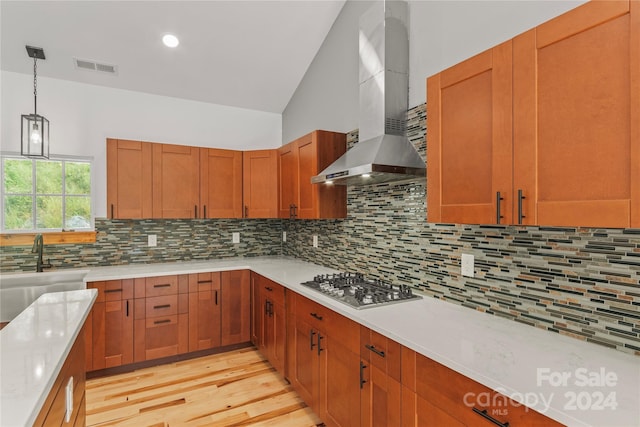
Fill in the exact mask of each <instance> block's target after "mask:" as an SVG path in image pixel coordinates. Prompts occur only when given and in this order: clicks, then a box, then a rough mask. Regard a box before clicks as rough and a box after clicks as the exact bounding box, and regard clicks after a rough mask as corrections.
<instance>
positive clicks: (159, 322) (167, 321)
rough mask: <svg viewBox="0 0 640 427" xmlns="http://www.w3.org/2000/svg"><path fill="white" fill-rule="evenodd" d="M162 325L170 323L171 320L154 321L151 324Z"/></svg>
mask: <svg viewBox="0 0 640 427" xmlns="http://www.w3.org/2000/svg"><path fill="white" fill-rule="evenodd" d="M163 323H171V319H163V320H156V321H155V322H153V324H154V325H161V324H163Z"/></svg>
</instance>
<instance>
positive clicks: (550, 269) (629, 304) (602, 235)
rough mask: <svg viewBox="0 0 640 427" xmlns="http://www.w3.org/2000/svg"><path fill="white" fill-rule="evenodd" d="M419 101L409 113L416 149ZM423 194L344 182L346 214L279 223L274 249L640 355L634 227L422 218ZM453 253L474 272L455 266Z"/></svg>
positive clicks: (421, 140)
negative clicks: (279, 243)
mask: <svg viewBox="0 0 640 427" xmlns="http://www.w3.org/2000/svg"><path fill="white" fill-rule="evenodd" d="M424 108H425V107H424V105H422V106H419V107H416V108H414V109H412V110H411V111H410V112H409V139H410V140H411V141H412V143H413V144H414V146H415V147H416V149H417V150H418V152H419V153H421V155H422V156H423V157H424V156H425V152H426V142H425V122H426V120H425V109H424ZM348 141H349V142H350V143H351V144H353V143H356V142H357V132H352V133H351V134H349V136H348ZM425 195H426V188H425V182H424V180H417V181H413V182H409V183H402V184H395V185H391V184H379V185H376V186H368V187H349V188H348V196H347V197H348V209H347V211H348V218H347V219H345V220H323V221H300V220H297V221H284V222H283V227H284V229H285V230H286V231H287V243H286V245H285V246H284V255H289V256H295V257H298V258H302V259H305V260H308V261H311V262H314V263H317V264H321V265H325V266H330V267H334V268H338V269H342V270H355V271H359V272H362V273H365V274H367V275H370V276H373V277H377V278H381V279H385V280H389V281H392V282H395V283H410V284H413V285H414V286H416V287H418V288H420V289H421V290H422V291H424V292H425V293H427V294H430V295H432V296H433V297H435V298H440V299H443V300H446V301H449V302H452V303H455V304H459V305H463V306H465V307H469V308H471V309H474V310H479V311H483V312H486V313H490V314H493V315H496V316H501V317H505V318H508V319H512V320H514V321H517V322H521V323H525V324H528V325H531V326H534V327H539V328H543V329H546V330H549V331H552V332H556V333H561V334H565V335H569V336H572V337H575V338H578V339H581V340H586V341H589V342H593V343H596V344H600V345H603V346H606V347H610V348H615V349H617V350H621V351H624V352H627V353H632V354H635V355H640V229H626V230H625V229H593V228H551V227H531V226H529V227H525V226H481V225H454V224H430V223H427V222H426V220H425V218H426V208H427V207H426V204H425V200H426V197H425ZM314 234H315V235H318V236H319V247H318V248H313V247H312V244H311V242H312V238H313V235H314ZM462 253H468V254H472V255H474V256H475V277H474V278H468V277H462V276H461V275H460V259H461V254H462Z"/></svg>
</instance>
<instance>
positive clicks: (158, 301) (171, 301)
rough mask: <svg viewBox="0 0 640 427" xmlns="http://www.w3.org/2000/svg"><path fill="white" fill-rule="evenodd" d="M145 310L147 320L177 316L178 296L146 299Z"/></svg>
mask: <svg viewBox="0 0 640 427" xmlns="http://www.w3.org/2000/svg"><path fill="white" fill-rule="evenodd" d="M145 309H146V315H147V318H152V317H158V316H172V315H174V314H178V295H165V296H161V297H151V298H147V299H146V303H145Z"/></svg>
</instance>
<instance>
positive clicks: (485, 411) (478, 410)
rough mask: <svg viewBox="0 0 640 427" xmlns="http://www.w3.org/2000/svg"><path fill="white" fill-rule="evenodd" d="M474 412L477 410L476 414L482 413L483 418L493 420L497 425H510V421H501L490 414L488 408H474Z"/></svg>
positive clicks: (503, 426) (504, 426)
mask: <svg viewBox="0 0 640 427" xmlns="http://www.w3.org/2000/svg"><path fill="white" fill-rule="evenodd" d="M472 409H473V412H475V413H476V414H478V415H480V416H481V417H482V418H484V419H486V420H488V421H491V422H492V423H494V424H495V425H497V426H500V427H509V422H506V423H501V422H500V421H498V420H496V419H495V418H493V417H492V416H491V415H489V414H488V413H487V410H486V409H478V408H472Z"/></svg>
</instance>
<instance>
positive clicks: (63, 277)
mask: <svg viewBox="0 0 640 427" xmlns="http://www.w3.org/2000/svg"><path fill="white" fill-rule="evenodd" d="M87 273H89V270H59V271H47V272H42V273H16V274H0V322H10V321H11V320H13V318H15V317H16V316H17V315H18V314H20V313H21V312H22V311H23V310H24V309H25V308H27V307H28V306H29V305H31V303H32V302H34V301H35V300H36V299H38V297H39V296H40V295H42V294H46V293H49V292H64V291H75V290H79V289H86V287H87V286H86V284H85V283H84V280H83V279H84V277H85V276H86V275H87Z"/></svg>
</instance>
